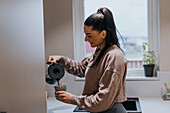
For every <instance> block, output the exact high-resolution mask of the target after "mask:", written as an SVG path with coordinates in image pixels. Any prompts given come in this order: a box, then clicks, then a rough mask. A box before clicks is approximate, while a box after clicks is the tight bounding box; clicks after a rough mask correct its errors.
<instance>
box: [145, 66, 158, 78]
mask: <svg viewBox="0 0 170 113" xmlns="http://www.w3.org/2000/svg"><path fill="white" fill-rule="evenodd" d="M143 67H144V71H145V76H146V77H153V71H154V67H155V64H148V65H143Z"/></svg>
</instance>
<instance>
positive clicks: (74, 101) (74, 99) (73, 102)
mask: <svg viewBox="0 0 170 113" xmlns="http://www.w3.org/2000/svg"><path fill="white" fill-rule="evenodd" d="M76 98H77V96H72V98H71V104H74V105H77V102H76Z"/></svg>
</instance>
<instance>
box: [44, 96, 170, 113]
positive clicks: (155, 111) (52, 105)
mask: <svg viewBox="0 0 170 113" xmlns="http://www.w3.org/2000/svg"><path fill="white" fill-rule="evenodd" d="M139 102H140V106H141V109H142V113H170V101H164V100H163V99H162V98H142V97H139ZM75 107H76V106H75V105H71V104H65V103H62V102H59V101H58V100H56V99H55V98H54V97H48V99H47V109H48V113H73V110H74V109H75ZM75 113H82V112H75Z"/></svg>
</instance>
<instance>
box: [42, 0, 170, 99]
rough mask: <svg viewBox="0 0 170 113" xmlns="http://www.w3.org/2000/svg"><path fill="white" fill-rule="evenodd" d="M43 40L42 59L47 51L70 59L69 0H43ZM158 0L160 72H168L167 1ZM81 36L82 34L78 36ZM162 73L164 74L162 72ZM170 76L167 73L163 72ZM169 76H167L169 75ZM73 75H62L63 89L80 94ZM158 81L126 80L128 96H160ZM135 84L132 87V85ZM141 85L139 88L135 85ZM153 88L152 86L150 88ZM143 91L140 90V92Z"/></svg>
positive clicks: (70, 6) (168, 14)
mask: <svg viewBox="0 0 170 113" xmlns="http://www.w3.org/2000/svg"><path fill="white" fill-rule="evenodd" d="M45 1H46V7H45V12H46V13H45V14H46V15H45V23H46V24H45V25H46V27H45V33H46V35H45V39H46V58H47V56H48V55H51V54H59V55H64V56H68V57H70V58H74V53H73V51H74V49H73V22H72V2H71V0H58V1H56V0H50V1H49V0H45ZM159 1H160V71H161V72H163V73H164V72H170V59H169V58H170V52H167V50H168V49H167V48H169V47H170V45H169V43H170V38H168V36H170V32H169V31H170V19H169V18H170V13H168V12H170V7H169V4H170V1H169V0H159ZM80 38H83V37H80ZM162 75H164V74H162ZM165 75H166V76H170V75H169V74H165ZM169 78H170V77H169ZM74 79H75V78H74V76H73V75H70V74H66V75H65V76H64V78H63V79H62V82H64V83H66V84H68V85H67V87H68V88H67V91H69V92H71V93H73V94H77V95H80V94H81V91H82V89H83V85H84V82H82V81H75V80H74ZM160 83H161V82H160V81H127V94H128V96H147V95H148V96H151V95H153V96H160V90H161V89H160V88H161V86H160ZM134 86H136V87H134ZM139 87H141V88H139ZM153 87H154V88H153ZM47 89H48V91H49V96H52V95H53V92H52V90H53V88H52V86H50V85H47ZM132 92H133V93H132ZM142 92H144V93H142Z"/></svg>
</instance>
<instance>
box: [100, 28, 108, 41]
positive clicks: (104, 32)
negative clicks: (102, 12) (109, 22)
mask: <svg viewBox="0 0 170 113" xmlns="http://www.w3.org/2000/svg"><path fill="white" fill-rule="evenodd" d="M100 34H101V37H102V39H103V40H104V39H105V37H106V35H107V32H106V30H103V31H102V32H101V33H100Z"/></svg>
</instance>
